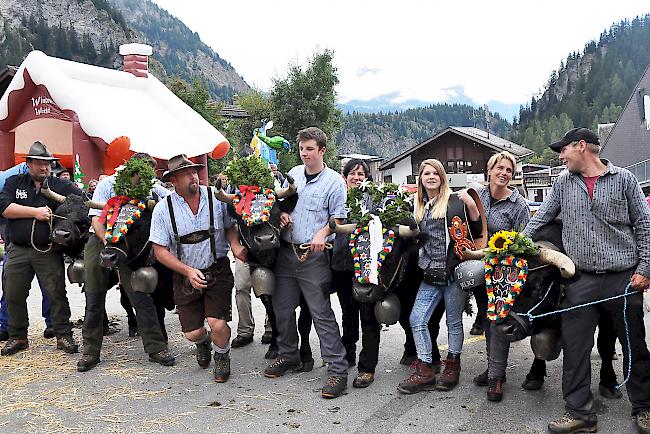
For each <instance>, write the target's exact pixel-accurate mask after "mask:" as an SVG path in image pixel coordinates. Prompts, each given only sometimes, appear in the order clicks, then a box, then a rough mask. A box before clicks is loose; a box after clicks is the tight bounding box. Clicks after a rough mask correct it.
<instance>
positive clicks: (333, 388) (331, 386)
mask: <svg viewBox="0 0 650 434" xmlns="http://www.w3.org/2000/svg"><path fill="white" fill-rule="evenodd" d="M347 387H348V376H347V375H335V374H332V375H330V376H329V378H328V379H327V382H326V383H325V384H324V385H323V388H322V389H321V392H320V396H322V397H323V398H328V399H331V398H338V397H339V396H341V394H342V393H343V391H344V390H345V389H346V388H347Z"/></svg>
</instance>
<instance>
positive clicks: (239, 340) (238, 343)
mask: <svg viewBox="0 0 650 434" xmlns="http://www.w3.org/2000/svg"><path fill="white" fill-rule="evenodd" d="M251 342H253V336H242V335H237V337H236V338H235V339H233V340H232V342H230V346H231V347H232V348H241V347H245V346H246V345H248V344H250V343H251Z"/></svg>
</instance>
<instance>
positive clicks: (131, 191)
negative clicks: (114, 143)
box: [99, 158, 156, 244]
mask: <svg viewBox="0 0 650 434" xmlns="http://www.w3.org/2000/svg"><path fill="white" fill-rule="evenodd" d="M136 174H137V175H138V181H137V182H136V183H135V185H133V184H132V183H131V179H132V178H133V176H134V175H136ZM155 177H156V172H155V171H154V169H153V167H151V164H150V163H149V161H148V160H147V159H146V158H131V159H130V160H128V161H127V162H126V163H125V164H124V166H123V167H122V168H121V170H119V172H117V175H115V186H114V187H113V188H114V190H115V194H116V196H114V197H112V198H111V199H109V201H108V202H107V203H106V205H105V206H104V209H103V210H102V215H101V217H100V218H99V221H100V222H101V223H106V233H105V235H104V236H105V238H106V241H107V242H109V243H111V244H115V243H117V242H118V241H119V240H120V239H121V238H122V237H123V236H124V235H125V234H126V233H127V232H128V230H129V228H130V227H131V225H132V224H133V223H134V222H135V221H136V220H138V219H139V218H140V216H141V215H142V212H143V211H144V210H145V208H146V207H147V205H146V202H145V201H146V200H147V197H148V196H149V195H150V194H151V189H152V187H153V180H154V178H155Z"/></svg>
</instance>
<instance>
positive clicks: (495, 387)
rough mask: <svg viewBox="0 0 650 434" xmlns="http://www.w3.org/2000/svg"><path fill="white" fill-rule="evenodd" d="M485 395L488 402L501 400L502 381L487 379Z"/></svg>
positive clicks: (499, 379)
mask: <svg viewBox="0 0 650 434" xmlns="http://www.w3.org/2000/svg"><path fill="white" fill-rule="evenodd" d="M486 394H487V399H488V401H494V402H499V401H501V400H502V399H503V379H501V378H488V384H487V392H486Z"/></svg>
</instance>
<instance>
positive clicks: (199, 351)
mask: <svg viewBox="0 0 650 434" xmlns="http://www.w3.org/2000/svg"><path fill="white" fill-rule="evenodd" d="M211 361H212V339H210V334H209V333H208V335H207V337H206V338H205V340H204V341H203V342H197V343H196V363H198V364H199V366H200V367H202V368H203V369H206V368H207V367H208V366H210V362H211Z"/></svg>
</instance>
